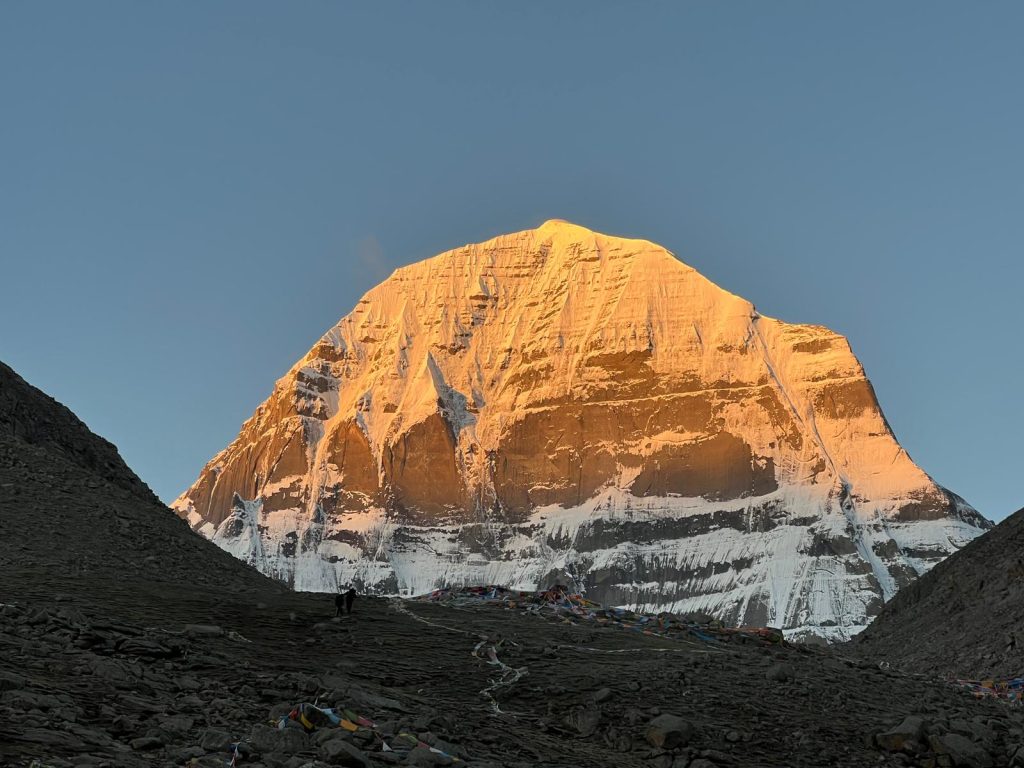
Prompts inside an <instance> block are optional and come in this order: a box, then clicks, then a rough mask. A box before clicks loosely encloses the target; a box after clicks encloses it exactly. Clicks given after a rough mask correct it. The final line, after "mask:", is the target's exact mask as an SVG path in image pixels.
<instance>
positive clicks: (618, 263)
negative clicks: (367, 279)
mask: <svg viewBox="0 0 1024 768" xmlns="http://www.w3.org/2000/svg"><path fill="white" fill-rule="evenodd" d="M173 507H174V508H175V509H176V510H177V511H178V512H179V514H181V515H182V516H183V517H185V518H186V519H188V520H189V522H190V523H191V524H192V525H193V527H194V528H196V529H197V530H199V531H200V532H201V533H203V534H204V535H206V536H208V537H210V538H212V539H213V540H214V541H215V542H217V543H218V544H219V545H220V546H222V547H223V548H224V549H226V550H228V551H229V552H232V553H233V554H235V555H236V556H238V557H240V558H242V559H244V560H246V561H248V562H250V563H251V564H253V565H254V566H256V567H257V568H259V569H260V570H261V571H263V572H264V573H267V574H269V575H272V576H274V577H276V578H278V579H281V580H284V581H286V582H288V583H289V584H291V585H293V586H294V587H295V588H296V589H303V590H334V589H336V588H337V586H338V585H339V584H345V583H350V582H352V583H356V584H359V585H361V586H362V588H364V589H368V590H374V591H381V592H400V593H421V592H426V591H429V590H431V589H433V588H435V587H437V586H439V585H442V584H465V583H481V582H492V583H503V584H508V585H511V586H518V587H522V588H532V587H534V586H536V585H538V584H541V583H544V582H546V581H550V580H554V579H562V580H566V579H571V580H574V581H575V582H576V583H577V584H578V585H579V587H580V588H581V589H584V590H586V592H587V593H588V594H589V595H591V596H593V597H594V598H595V599H598V600H600V601H602V602H607V603H614V604H623V605H629V606H631V607H642V608H645V609H648V610H670V611H703V612H708V613H712V614H716V615H718V616H720V617H722V618H723V619H725V620H726V621H730V622H736V623H744V624H772V625H776V626H782V627H784V628H786V629H787V630H790V631H791V633H793V634H801V633H814V634H818V635H821V636H824V637H826V638H830V639H844V638H847V637H849V636H850V635H852V634H854V633H856V632H857V631H859V630H860V629H862V628H863V627H864V626H866V624H867V623H868V621H869V620H870V619H871V617H872V616H874V615H875V614H876V613H877V612H878V611H879V609H880V608H881V606H882V603H883V601H885V600H887V599H888V598H890V597H891V596H892V595H893V594H894V593H895V592H896V591H897V590H898V589H899V588H900V587H901V586H903V585H905V584H906V583H907V582H908V581H910V580H911V579H913V578H915V577H916V576H918V575H920V574H922V573H924V572H925V571H927V570H928V569H929V568H930V567H931V566H932V565H933V564H935V563H936V562H938V561H939V560H941V559H942V558H944V557H946V556H947V555H948V554H950V553H951V552H953V551H955V550H956V549H958V548H959V547H961V546H963V545H964V544H965V543H967V542H968V541H970V540H971V539H972V538H974V537H975V536H977V535H978V534H979V533H981V532H982V530H983V529H984V528H986V527H987V526H988V525H989V523H988V522H987V521H986V520H984V518H982V517H981V516H980V515H979V514H978V513H977V512H975V511H974V510H973V509H972V508H971V507H970V506H969V505H967V504H966V503H965V502H964V501H963V500H962V499H960V498H959V497H957V496H956V495H955V494H953V493H951V492H949V491H947V490H946V489H944V488H942V487H940V486H938V485H937V484H936V483H935V482H934V481H932V480H931V478H929V477H928V475H926V474H925V473H924V472H923V471H922V470H921V469H920V468H919V467H918V466H917V465H916V464H914V462H913V461H912V460H911V459H910V457H909V456H908V455H907V453H906V452H905V451H904V450H903V449H902V448H901V447H900V445H899V443H898V442H897V441H896V439H895V437H894V436H893V434H892V431H891V430H890V429H889V426H888V424H887V423H886V421H885V418H884V417H883V415H882V413H881V410H880V409H879V406H878V402H877V401H876V399H875V395H874V392H873V390H872V388H871V384H870V383H869V382H868V380H867V378H866V377H865V374H864V371H863V369H862V368H861V366H860V364H859V362H858V361H857V359H856V358H855V357H854V355H853V353H852V351H851V350H850V346H849V344H848V343H847V341H846V339H844V338H843V337H842V336H840V335H838V334H836V333H833V332H832V331H830V330H828V329H826V328H822V327H819V326H810V325H791V324H787V323H783V322H780V321H778V320H775V319H772V318H768V317H764V316H762V315H760V314H758V312H757V311H756V310H755V309H754V306H753V305H752V304H751V303H750V302H748V301H746V300H745V299H742V298H740V297H738V296H734V295H732V294H730V293H728V292H727V291H724V290H722V289H721V288H719V287H718V286H716V285H714V284H713V283H711V282H710V281H708V280H707V279H705V278H704V277H702V276H701V275H700V274H698V273H697V272H696V271H695V270H693V269H692V268H690V267H688V266H686V265H685V264H683V263H682V262H680V261H679V260H677V259H676V258H675V257H674V256H673V255H672V254H671V253H669V252H668V251H666V250H665V249H664V248H662V247H660V246H658V245H655V244H654V243H650V242H648V241H645V240H630V239H623V238H618V237H611V236H607V235H603V234H599V233H596V232H592V231H590V230H588V229H585V228H583V227H579V226H575V225H573V224H569V223H567V222H562V221H549V222H546V223H545V224H543V225H542V226H541V227H540V228H538V229H536V230H529V231H525V232H519V233H516V234H511V235H504V236H501V237H497V238H495V239H493V240H489V241H487V242H485V243H481V244H478V245H467V246H464V247H462V248H458V249H455V250H452V251H448V252H446V253H443V254H441V255H439V256H435V257H434V258H431V259H427V260H426V261H422V262H420V263H417V264H413V265H411V266H408V267H404V268H402V269H398V270H396V271H395V273H394V274H393V275H392V276H391V277H390V278H388V279H387V280H385V281H384V282H383V283H381V284H380V285H378V286H377V287H376V288H374V289H372V290H371V291H370V292H369V293H367V294H366V296H364V297H363V299H362V300H361V301H360V302H359V303H358V304H357V305H356V307H355V309H354V310H353V311H352V312H351V313H349V314H348V315H347V316H346V317H344V318H343V319H342V320H341V321H340V322H339V323H338V324H337V325H336V326H335V327H333V328H332V329H330V330H329V331H328V332H327V333H326V334H325V335H324V336H323V338H321V339H320V340H319V341H318V342H317V343H316V344H315V345H314V347H313V348H312V349H311V350H310V352H309V353H308V354H307V355H306V356H305V357H304V358H302V360H300V361H299V362H298V363H296V365H295V366H294V367H293V368H292V369H291V370H290V371H289V372H288V373H287V374H286V375H285V376H284V377H283V378H282V379H280V380H279V381H278V382H277V384H276V386H275V387H274V391H273V393H272V394H271V396H270V397H269V398H268V399H267V400H266V402H264V403H263V404H262V405H261V406H260V407H259V408H258V409H257V410H256V413H255V414H254V415H253V416H252V418H250V419H249V420H248V421H247V422H246V423H245V424H244V425H243V426H242V430H241V432H240V434H239V436H238V437H237V438H236V439H235V441H234V442H232V443H231V445H229V446H228V447H227V448H226V449H224V450H223V451H221V452H220V453H219V454H218V455H217V456H215V457H214V458H213V459H212V460H211V461H210V463H209V464H208V465H207V466H206V467H205V468H204V469H203V471H202V473H201V474H200V476H199V478H198V480H196V482H195V484H194V485H193V486H192V487H191V488H189V489H188V490H187V491H185V493H183V494H182V495H181V497H180V498H178V499H177V501H175V503H174V504H173Z"/></svg>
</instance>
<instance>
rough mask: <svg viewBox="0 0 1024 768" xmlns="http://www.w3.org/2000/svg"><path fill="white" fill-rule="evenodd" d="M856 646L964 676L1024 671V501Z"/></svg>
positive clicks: (908, 665)
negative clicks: (1022, 504)
mask: <svg viewBox="0 0 1024 768" xmlns="http://www.w3.org/2000/svg"><path fill="white" fill-rule="evenodd" d="M858 639H859V642H858V643H857V644H856V646H855V648H856V650H857V651H858V652H860V653H863V654H865V655H868V656H870V657H872V658H884V659H888V660H890V661H891V662H892V663H893V664H898V665H899V666H901V667H903V668H905V669H910V670H915V671H918V672H929V673H933V674H952V675H956V676H958V677H964V678H974V679H986V678H1016V677H1021V676H1024V509H1022V510H1020V511H1018V512H1015V513H1014V514H1012V515H1010V516H1009V517H1008V518H1006V519H1005V520H1003V521H1002V522H1001V523H1000V524H999V525H997V526H996V527H995V528H993V529H992V530H991V531H989V532H988V533H987V534H985V535H984V536H982V537H981V538H979V539H976V540H975V541H973V542H971V543H970V544H969V545H967V546H966V547H964V548H963V549H961V550H960V551H959V552H957V553H956V554H955V555H953V556H951V557H950V558H948V559H947V560H944V561H943V562H942V563H940V564H939V565H937V566H936V567H935V568H934V569H933V570H932V571H930V572H929V573H928V574H927V575H926V576H924V577H922V578H921V579H919V580H918V581H915V582H914V583H913V584H912V585H910V586H909V587H907V588H906V589H904V590H903V591H901V592H900V594H899V595H897V596H896V598H894V599H893V600H892V601H891V602H889V604H888V605H886V606H885V609H884V610H883V611H882V613H881V615H880V616H879V617H878V619H877V620H876V622H875V623H874V624H872V626H871V627H870V628H869V631H867V632H865V633H864V634H863V635H861V636H860V637H859V638H858Z"/></svg>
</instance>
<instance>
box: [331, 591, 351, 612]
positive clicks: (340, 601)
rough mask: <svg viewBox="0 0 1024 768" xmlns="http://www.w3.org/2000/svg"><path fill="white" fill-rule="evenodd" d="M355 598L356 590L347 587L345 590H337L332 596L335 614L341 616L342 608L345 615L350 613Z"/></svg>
mask: <svg viewBox="0 0 1024 768" xmlns="http://www.w3.org/2000/svg"><path fill="white" fill-rule="evenodd" d="M355 599H356V590H355V588H354V587H349V588H348V591H347V592H339V593H338V595H337V596H336V597H335V598H334V607H335V608H336V609H337V611H336V613H335V614H334V615H335V616H341V614H342V609H344V612H345V614H346V615H349V616H351V615H352V603H353V601H354V600H355Z"/></svg>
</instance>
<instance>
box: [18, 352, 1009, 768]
mask: <svg viewBox="0 0 1024 768" xmlns="http://www.w3.org/2000/svg"><path fill="white" fill-rule="evenodd" d="M12 414H13V416H12ZM26 415H31V419H32V420H33V421H34V422H35V423H38V424H48V425H49V429H48V431H47V432H46V434H47V435H48V436H49V437H48V439H46V440H40V439H39V436H38V435H39V433H38V432H33V433H32V436H31V438H30V439H26V438H29V435H28V434H27V433H26V432H25V429H24V427H23V426H12V424H23V422H24V419H25V418H26ZM76 457H78V458H76ZM81 457H93V458H85V459H82V460H79V459H80V458H81ZM97 457H103V460H102V461H95V460H94V458H97ZM0 574H2V578H0V765H4V766H23V767H27V766H30V765H31V766H35V768H43V766H51V767H52V768H67V767H69V766H110V767H111V768H122V767H124V768H143V767H150V766H156V767H158V768H163V767H165V766H167V767H170V766H178V767H179V768H180V766H186V765H188V766H196V767H198V766H211V767H212V766H220V767H222V766H224V765H226V764H227V763H228V761H229V760H230V759H231V757H232V755H233V754H235V752H234V750H233V745H236V746H237V748H238V753H239V757H238V759H237V761H236V765H237V766H251V768H299V767H300V766H306V767H307V768H324V767H325V766H328V765H345V766H360V767H362V768H373V767H375V766H390V765H395V764H401V765H410V766H413V765H420V766H422V765H447V764H450V763H451V760H452V758H451V757H446V756H444V755H439V754H438V753H437V752H433V751H431V749H430V748H429V747H426V746H416V747H415V748H414V749H406V750H404V751H402V750H399V749H397V747H398V739H397V738H396V734H399V733H410V734H413V735H414V738H415V740H418V741H422V742H423V744H429V745H431V746H432V747H433V749H435V750H440V751H441V752H445V753H447V754H448V755H455V756H457V757H458V758H459V759H460V760H461V761H462V764H466V765H468V766H471V767H474V768H475V767H480V766H483V767H487V766H489V767H490V768H497V767H498V766H503V767H505V766H507V767H509V768H527V767H529V766H551V767H552V768H553V767H555V766H559V767H560V768H569V767H570V766H580V767H582V766H588V767H590V766H644V767H646V768H716V767H726V766H764V767H771V766H789V767H791V768H810V767H811V766H814V767H815V768H817V767H818V766H825V765H835V766H846V767H850V768H858V767H860V766H864V767H867V766H905V765H918V766H922V767H928V768H935V766H950V765H967V766H981V767H984V766H992V765H1010V764H1011V763H1012V764H1013V765H1020V764H1021V760H1022V759H1024V753H1021V752H1020V747H1021V746H1022V744H1024V718H1022V715H1021V711H1020V710H1019V709H1011V708H1009V707H1006V706H1004V705H1001V704H998V703H996V702H993V701H974V700H972V699H970V698H969V697H967V696H966V695H965V694H964V693H962V692H961V691H959V690H956V689H953V688H950V687H948V686H945V685H942V684H941V683H936V682H930V681H928V680H927V679H925V678H921V677H913V676H907V675H905V674H901V673H899V672H897V671H895V670H891V669H881V668H879V666H878V665H877V664H876V663H874V662H873V661H870V660H858V659H855V658H851V657H846V656H844V655H842V654H841V653H840V652H838V651H836V650H833V649H810V648H802V649H797V648H786V647H778V646H760V645H756V644H755V645H733V644H729V645H718V644H707V643H700V642H689V643H673V642H670V641H667V640H662V639H659V638H657V637H649V636H645V635H642V634H638V633H634V632H623V631H615V630H613V629H605V628H601V627H595V626H593V625H590V624H586V623H579V624H566V623H554V622H552V621H549V620H547V619H544V618H540V617H537V616H533V615H525V614H523V613H520V612H518V611H499V610H458V609H451V608H446V607H444V606H440V605H431V604H420V603H404V604H401V603H394V602H389V601H385V600H379V599H367V598H360V599H359V600H357V602H356V612H355V614H354V615H353V616H352V617H349V618H345V619H341V620H334V619H333V618H331V617H332V615H333V612H334V611H333V604H332V600H331V597H330V596H328V595H312V594H302V593H293V592H289V591H287V590H286V589H285V588H284V586H283V585H281V584H279V583H276V582H273V581H271V580H269V579H266V578H264V577H262V576H261V575H259V574H258V573H256V572H255V571H253V570H252V569H250V568H248V567H246V566H244V565H243V564H242V563H240V562H238V561H237V560H234V559H233V558H231V557H230V556H228V555H227V554H226V553H224V552H222V551H220V550H219V549H217V548H216V547H215V546H213V545H212V544H210V543H209V542H207V541H204V540H203V539H201V538H200V537H199V536H196V535H194V534H193V533H192V532H191V531H189V529H188V527H187V526H185V525H184V524H183V523H182V522H181V521H180V520H179V519H178V518H176V517H175V516H174V515H173V514H172V513H171V512H170V511H169V510H168V509H166V508H165V507H162V506H160V505H158V504H156V503H155V502H154V501H153V500H152V498H151V496H150V494H149V493H148V491H146V490H145V489H144V486H143V485H142V484H141V482H140V481H138V479H137V478H135V476H134V475H132V474H131V472H130V470H128V469H127V467H125V466H124V464H123V462H121V461H120V459H119V458H118V457H117V454H116V451H115V450H114V449H113V447H112V446H110V445H109V444H108V443H105V442H103V441H101V440H99V439H98V438H96V437H95V436H93V435H91V434H90V433H89V432H88V430H86V428H85V426H84V425H83V424H81V422H79V421H78V420H77V419H74V417H73V416H72V415H71V414H70V412H68V411H67V410H66V409H63V408H62V407H60V406H59V405H58V404H56V403H54V402H53V401H52V400H50V399H49V398H46V397H45V396H44V395H42V394H41V393H39V392H38V391H36V390H33V389H31V388H30V387H28V386H27V385H26V384H25V383H24V382H23V381H21V380H20V379H18V378H17V377H16V376H15V375H14V374H13V372H11V371H10V369H8V368H6V367H2V366H0ZM481 641H484V643H483V647H489V646H492V645H493V646H497V647H498V648H499V649H500V651H499V659H500V660H501V661H502V663H506V664H508V665H509V666H510V667H512V668H514V669H516V670H519V671H520V672H521V675H519V676H518V679H517V680H516V681H515V682H514V683H511V684H509V685H505V686H502V687H500V688H493V686H494V682H493V681H495V680H497V679H499V678H501V677H502V675H503V672H502V669H501V668H500V667H498V666H496V665H494V664H491V663H488V661H487V655H486V654H480V653H479V652H478V655H476V656H474V655H473V651H474V649H475V648H478V647H481ZM481 656H482V658H481ZM488 688H492V689H493V692H492V693H490V694H485V693H484V690H485V689H488ZM490 697H493V699H495V700H496V701H497V702H498V704H499V705H500V708H501V710H502V711H503V714H497V713H496V712H495V711H494V709H493V705H492V698H490ZM303 701H306V702H314V701H319V702H320V703H321V704H322V705H323V704H331V705H336V706H339V707H340V708H351V709H355V710H357V711H358V713H359V714H360V715H361V716H365V717H367V718H369V719H370V720H372V721H373V723H374V727H373V728H372V729H371V728H366V727H361V728H359V729H357V730H356V731H355V732H350V731H347V730H345V729H342V728H333V729H320V730H317V731H315V732H313V733H311V734H307V733H305V732H304V731H303V730H302V729H296V728H287V729H285V730H277V729H276V728H272V727H270V726H269V725H268V723H270V722H273V721H275V720H276V718H278V717H280V716H281V715H282V714H285V713H287V712H288V711H289V710H290V709H291V708H292V707H294V706H295V705H296V704H298V703H300V702H303ZM384 743H390V744H394V745H395V746H396V749H395V750H393V751H390V752H388V751H383V746H382V745H383V744H384ZM1017 755H1019V756H1020V757H1019V758H1018V757H1016V756H1017ZM1015 760H1016V762H1013V761H1015Z"/></svg>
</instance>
